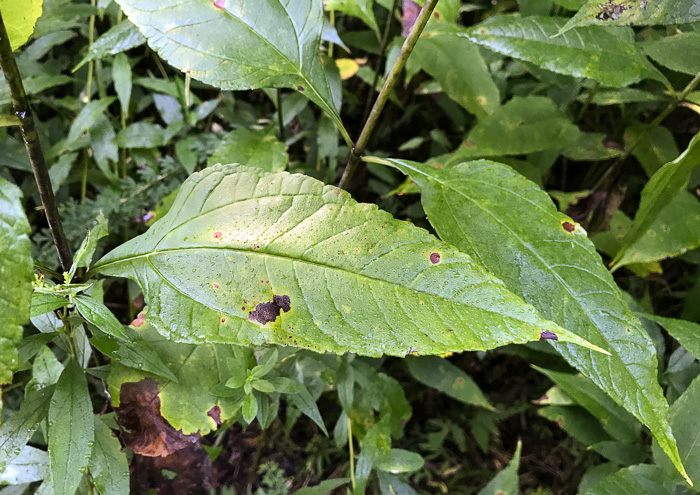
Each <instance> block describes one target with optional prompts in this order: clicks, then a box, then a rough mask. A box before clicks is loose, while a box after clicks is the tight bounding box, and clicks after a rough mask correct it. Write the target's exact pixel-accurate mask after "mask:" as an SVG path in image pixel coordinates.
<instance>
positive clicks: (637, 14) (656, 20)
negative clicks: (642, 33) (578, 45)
mask: <svg viewBox="0 0 700 495" xmlns="http://www.w3.org/2000/svg"><path fill="white" fill-rule="evenodd" d="M608 3H612V4H613V5H615V4H616V2H600V1H598V0H588V2H587V3H586V4H585V5H583V6H582V7H581V9H580V10H579V11H578V12H577V13H576V15H575V16H574V17H572V18H571V20H570V21H569V22H567V23H566V25H565V26H564V27H563V28H562V30H561V32H562V33H563V32H566V31H568V30H569V29H572V28H574V27H576V26H586V25H599V26H629V25H630V24H633V25H635V26H651V25H656V24H686V23H689V22H695V21H699V20H700V5H698V2H697V1H696V0H652V1H648V0H628V1H626V2H620V5H623V8H619V7H618V9H615V8H614V6H613V5H607V6H606V4H608Z"/></svg>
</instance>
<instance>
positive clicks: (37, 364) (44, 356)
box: [32, 334, 63, 388]
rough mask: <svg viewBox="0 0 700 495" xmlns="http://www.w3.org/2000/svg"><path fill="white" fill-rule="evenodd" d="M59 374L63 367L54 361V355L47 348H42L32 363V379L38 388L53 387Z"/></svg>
mask: <svg viewBox="0 0 700 495" xmlns="http://www.w3.org/2000/svg"><path fill="white" fill-rule="evenodd" d="M42 335H43V334H42ZM61 373H63V365H62V364H61V363H60V362H59V360H58V359H56V355H55V354H54V353H53V351H52V350H51V349H49V348H48V347H47V346H44V347H42V348H41V350H40V351H39V352H38V353H37V356H36V358H34V362H33V363H32V378H33V379H34V380H36V382H37V384H38V385H39V388H44V387H47V386H49V385H54V384H55V383H56V382H57V381H58V379H59V378H60V377H61Z"/></svg>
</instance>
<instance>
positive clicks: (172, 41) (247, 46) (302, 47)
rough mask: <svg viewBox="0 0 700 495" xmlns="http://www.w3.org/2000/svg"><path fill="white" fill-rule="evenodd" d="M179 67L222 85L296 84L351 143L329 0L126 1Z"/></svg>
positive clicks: (132, 14) (132, 16) (130, 12)
mask: <svg viewBox="0 0 700 495" xmlns="http://www.w3.org/2000/svg"><path fill="white" fill-rule="evenodd" d="M118 3H119V5H120V6H121V8H122V9H123V10H124V12H125V13H126V14H127V15H128V16H129V20H130V21H131V22H133V23H134V24H136V26H138V28H139V29H140V30H141V32H142V33H143V35H144V36H145V37H146V39H147V40H148V43H149V45H150V46H151V47H153V49H154V50H156V51H157V52H158V54H159V55H160V56H161V57H163V58H164V59H165V60H167V61H168V63H170V64H171V65H173V66H175V67H177V68H178V69H180V70H183V71H185V72H187V73H188V74H190V75H191V76H192V77H193V78H195V79H199V80H201V81H204V82H206V83H208V84H212V85H214V86H217V87H219V88H221V89H254V88H292V89H295V90H297V91H301V92H303V94H304V95H306V96H307V97H308V98H309V99H310V100H311V101H313V102H314V103H316V104H317V105H319V106H320V107H321V108H322V109H323V111H324V112H326V113H327V114H328V115H330V116H331V117H332V118H333V120H334V121H335V123H336V125H337V126H338V128H339V129H340V130H341V132H342V133H343V135H344V136H345V138H346V141H348V142H349V141H350V140H349V137H348V135H347V132H346V131H345V128H344V127H343V124H342V122H341V120H340V116H339V115H338V111H337V109H338V106H339V103H338V101H337V99H336V98H337V97H338V95H334V94H333V91H332V89H331V85H330V83H329V79H328V77H327V75H326V72H325V69H324V67H323V63H322V62H321V58H320V56H319V45H320V41H321V32H322V30H323V5H322V2H321V0H295V1H294V2H279V1H277V0H258V1H256V2H255V4H248V3H246V2H245V1H244V0H216V1H211V0H192V1H188V2H183V1H182V0H165V1H164V0H119V1H118Z"/></svg>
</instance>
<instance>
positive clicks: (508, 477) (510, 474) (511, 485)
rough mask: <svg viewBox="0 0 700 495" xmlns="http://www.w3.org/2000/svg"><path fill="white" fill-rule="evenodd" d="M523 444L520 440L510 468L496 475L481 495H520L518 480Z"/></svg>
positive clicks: (509, 465)
mask: <svg viewBox="0 0 700 495" xmlns="http://www.w3.org/2000/svg"><path fill="white" fill-rule="evenodd" d="M522 447H523V444H522V442H521V441H519V440H518V446H517V447H516V448H515V454H513V458H512V459H511V460H510V463H509V464H508V467H506V468H505V469H503V470H502V471H501V472H500V473H498V474H497V475H496V477H495V478H493V479H492V480H491V481H489V483H488V485H486V486H485V487H484V488H482V489H481V491H480V492H479V495H518V492H519V490H520V482H519V480H518V469H520V452H521V450H522Z"/></svg>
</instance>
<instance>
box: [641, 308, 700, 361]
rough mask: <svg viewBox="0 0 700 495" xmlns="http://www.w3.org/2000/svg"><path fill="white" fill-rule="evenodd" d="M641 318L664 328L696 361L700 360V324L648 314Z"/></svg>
mask: <svg viewBox="0 0 700 495" xmlns="http://www.w3.org/2000/svg"><path fill="white" fill-rule="evenodd" d="M641 316H642V317H644V318H646V319H647V320H652V321H655V322H656V323H658V324H659V325H661V326H662V327H664V328H665V329H666V331H667V332H668V333H670V334H671V337H673V338H674V339H676V340H677V341H678V342H679V343H680V344H681V345H682V346H683V347H685V348H686V349H688V350H689V351H690V352H691V353H693V356H695V358H696V359H700V358H698V356H700V324H698V323H694V322H692V321H687V320H679V319H677V318H666V317H664V316H656V315H651V314H646V313H645V314H642V315H641Z"/></svg>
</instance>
